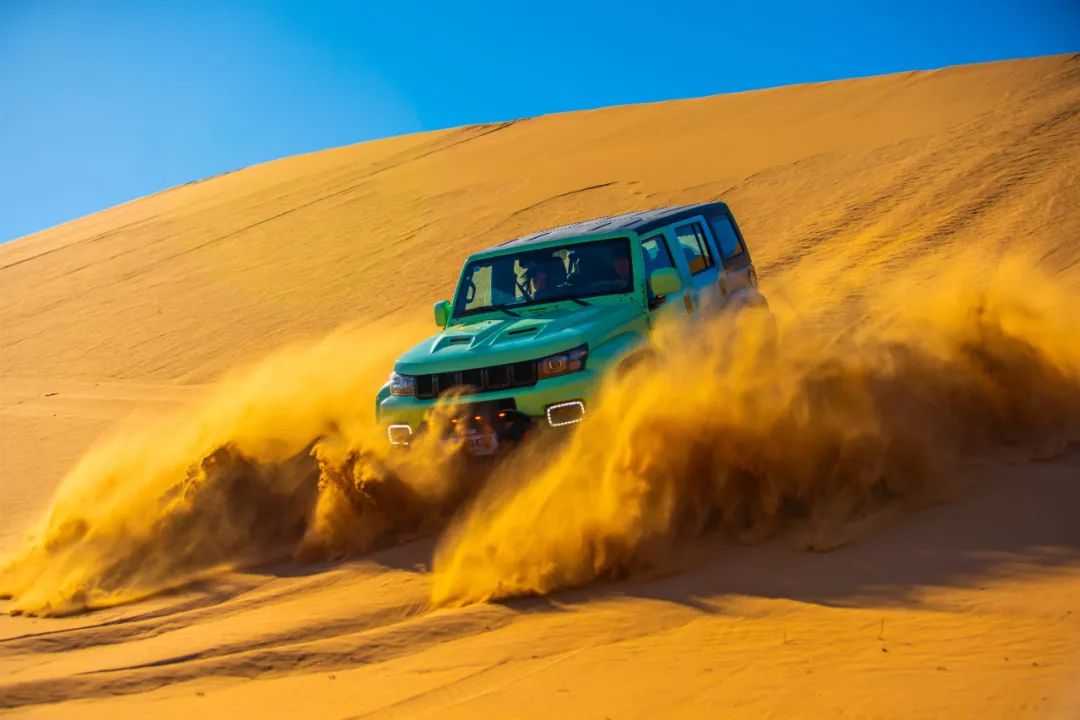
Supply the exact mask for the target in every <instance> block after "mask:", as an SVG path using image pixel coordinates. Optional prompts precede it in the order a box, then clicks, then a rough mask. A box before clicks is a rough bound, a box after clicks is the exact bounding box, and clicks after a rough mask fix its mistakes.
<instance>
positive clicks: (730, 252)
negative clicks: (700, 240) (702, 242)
mask: <svg viewBox="0 0 1080 720" xmlns="http://www.w3.org/2000/svg"><path fill="white" fill-rule="evenodd" d="M709 224H710V225H712V231H713V237H714V238H716V244H717V245H718V246H719V247H720V254H721V255H723V256H724V259H725V260H727V259H728V258H733V257H735V256H736V255H742V253H743V246H742V243H741V242H739V235H738V234H737V233H736V232H735V227H734V226H733V225H732V224H731V219H730V218H729V217H728V216H727V215H713V216H712V217H711V218H709Z"/></svg>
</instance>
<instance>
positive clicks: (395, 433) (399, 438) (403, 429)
mask: <svg viewBox="0 0 1080 720" xmlns="http://www.w3.org/2000/svg"><path fill="white" fill-rule="evenodd" d="M386 434H387V436H388V437H389V438H390V444H391V445H394V446H395V447H396V446H399V445H408V444H409V443H410V442H412V428H411V427H409V426H408V425H391V426H390V427H388V428H386Z"/></svg>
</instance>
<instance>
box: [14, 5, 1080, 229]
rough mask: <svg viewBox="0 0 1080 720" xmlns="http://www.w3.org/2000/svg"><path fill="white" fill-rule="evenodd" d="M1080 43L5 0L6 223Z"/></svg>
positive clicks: (957, 18)
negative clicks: (254, 171) (465, 129)
mask: <svg viewBox="0 0 1080 720" xmlns="http://www.w3.org/2000/svg"><path fill="white" fill-rule="evenodd" d="M1077 50H1080V2H1076V0H1027V1H1024V2H1019V1H1018V2H997V1H995V0H983V1H981V2H974V1H970V0H955V1H954V2H949V1H948V0H944V1H939V2H923V1H922V0H912V1H910V2H865V0H863V1H861V2H860V1H852V2H848V1H841V2H835V3H828V2H824V3H806V2H776V3H767V2H728V3H723V2H696V3H695V2H682V1H681V0H663V1H662V2H658V1H655V0H654V1H653V2H622V3H607V2H597V3H589V2H585V1H584V0H581V1H579V2H563V1H561V0H559V1H556V2H535V3H534V2H525V3H508V2H469V1H468V0H459V1H458V2H422V1H417V2H412V3H399V2H393V3H389V2H382V1H377V0H369V1H366V0H353V1H352V2H344V1H342V2H316V1H312V2H274V1H272V0H271V1H265V2H255V1H251V2H240V1H235V2H234V1H231V0H220V1H218V2H183V1H182V0H175V1H174V2H155V0H144V1H143V2H118V1H110V0H101V1H99V2H93V3H91V2H72V1H69V2H60V1H56V2H54V1H51V0H0V92H2V96H0V98H2V99H0V241H3V240H8V239H11V238H13V237H18V236H20V235H23V234H26V233H29V232H33V231H35V230H39V229H43V228H45V227H49V226H51V225H54V224H57V223H59V222H63V221H65V220H69V219H72V218H75V217H78V216H81V215H85V214H87V213H90V212H93V211H95V210H100V209H103V208H105V207H108V206H110V205H114V204H116V203H119V202H123V201H126V200H130V199H132V198H135V197H139V196H141V195H145V194H147V193H151V192H156V191H158V190H162V189H164V188H167V187H170V186H173V185H176V184H179V183H183V182H188V181H191V180H197V179H199V178H203V177H207V176H210V175H214V174H217V173H221V172H224V171H228V170H234V169H236V168H240V167H244V166H246V165H250V164H253V163H257V162H262V161H265V160H271V159H273V158H277V157H281V156H283V155H289V154H294V153H298V152H306V151H310V150H318V149H322V148H327V147H333V146H337V145H344V144H349V143H354V142H360V141H363V140H369V139H372V138H377V137H384V136H387V135H397V134H401V133H408V132H414V131H418V130H428V129H436V128H443V127H451V126H454V125H461V124H466V123H474V122H487V121H494V120H502V119H509V118H515V117H522V116H529V115H537V114H542V113H549V112H558V111H562V110H574V109H582V108H592V107H599V106H604V105H612V104H621V103H632V102H642V101H652V100H664V99H669V98H678V97H690V96H700V95H710V94H714V93H722V92H732V91H737V90H746V89H751V88H761V87H771V86H774V85H782V84H790V83H797V82H808V81H818V80H831V79H836V78H843V77H852V76H861V75H874V74H879V73H887V72H896V71H903V70H911V69H923V68H934V67H941V66H944V65H952V64H956V63H969V62H981V61H986V60H998V59H1005V58H1014V57H1028V56H1034V55H1045V54H1051V53H1061V52H1072V51H1077Z"/></svg>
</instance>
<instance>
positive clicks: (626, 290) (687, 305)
mask: <svg viewBox="0 0 1080 720" xmlns="http://www.w3.org/2000/svg"><path fill="white" fill-rule="evenodd" d="M732 304H737V305H764V304H765V299H764V298H763V297H762V296H761V294H760V293H759V292H758V290H757V274H756V271H755V270H754V266H753V264H752V263H751V260H750V252H749V251H748V250H747V248H746V243H745V242H744V241H743V237H742V234H741V233H740V232H739V228H738V225H736V223H735V218H734V217H732V214H731V211H730V210H729V209H728V207H727V205H725V204H723V203H707V204H701V205H687V206H684V207H673V208H662V209H657V210H649V211H645V212H634V213H627V214H625V215H617V216H614V217H606V218H600V219H597V220H588V221H585V222H580V223H575V224H573V225H567V226H564V227H560V228H555V229H553V230H545V231H543V232H537V233H534V234H531V235H527V236H524V237H521V238H518V239H516V240H511V241H509V242H506V243H503V244H502V245H496V246H495V247H492V248H489V249H487V250H484V251H483V252H479V253H476V254H474V255H471V256H470V257H469V258H468V259H466V261H465V267H464V269H463V270H462V272H461V278H460V279H459V280H458V284H457V292H456V293H455V294H454V300H453V302H452V303H451V302H447V301H445V300H444V301H442V302H438V303H436V304H435V323H436V324H437V325H439V326H440V327H442V328H443V330H442V332H440V333H439V334H437V335H435V336H433V337H431V338H428V339H427V340H425V341H424V342H422V343H420V344H419V345H417V346H416V347H414V348H412V349H411V350H409V351H408V352H406V353H405V354H404V355H402V356H401V357H399V358H398V360H397V362H396V363H395V364H394V371H393V373H392V374H391V376H390V381H389V382H388V383H386V385H384V386H383V387H382V388H381V389H380V390H379V393H378V395H377V397H376V410H375V411H376V416H377V418H378V419H379V421H380V422H381V423H383V424H384V425H385V426H386V428H387V435H388V438H389V441H390V443H391V444H392V445H397V446H407V445H409V444H410V443H412V441H413V439H414V437H416V436H417V435H418V434H419V433H422V432H425V430H427V425H428V418H429V413H430V411H431V410H432V409H433V408H434V407H436V405H437V404H440V405H441V406H443V407H445V408H446V409H447V413H446V414H448V415H449V416H450V417H449V420H448V421H447V422H446V423H442V424H445V425H446V427H447V429H446V430H445V432H453V433H456V434H457V435H458V436H460V437H461V439H462V440H463V442H464V447H465V448H466V449H467V450H468V451H469V452H470V453H472V454H473V455H490V454H493V453H495V452H496V450H497V449H499V448H500V447H506V446H513V445H515V444H517V443H519V442H521V441H522V440H524V439H525V437H526V436H527V435H528V433H529V432H530V431H532V430H534V429H537V430H540V429H543V428H558V427H564V426H571V425H574V424H576V423H578V422H581V421H582V420H583V419H584V417H585V415H586V413H587V411H588V409H589V403H590V402H591V401H592V399H593V398H594V397H595V396H596V391H597V390H598V388H599V386H600V381H601V378H602V377H603V375H604V373H606V372H608V371H610V370H615V369H618V368H620V367H622V366H624V364H627V363H632V362H634V361H635V360H636V359H637V358H638V357H639V356H640V353H642V352H644V351H645V346H646V340H647V335H648V333H649V329H650V328H651V327H652V326H653V325H654V324H655V322H656V320H657V318H658V316H659V315H660V314H661V313H664V312H691V313H693V312H697V311H699V310H700V309H703V308H706V307H709V306H730V305H732ZM440 397H443V400H442V402H441V403H440Z"/></svg>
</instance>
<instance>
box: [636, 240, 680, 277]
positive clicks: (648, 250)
mask: <svg viewBox="0 0 1080 720" xmlns="http://www.w3.org/2000/svg"><path fill="white" fill-rule="evenodd" d="M641 254H642V256H643V257H644V258H645V277H646V279H647V278H648V277H649V275H651V274H652V272H653V270H659V269H660V268H674V267H675V261H674V260H672V259H671V251H670V250H668V246H667V241H665V240H664V236H663V235H653V236H652V237H651V238H649V239H648V240H642V241H641Z"/></svg>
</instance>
